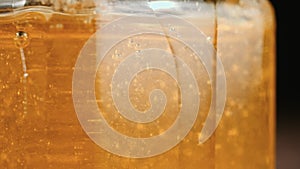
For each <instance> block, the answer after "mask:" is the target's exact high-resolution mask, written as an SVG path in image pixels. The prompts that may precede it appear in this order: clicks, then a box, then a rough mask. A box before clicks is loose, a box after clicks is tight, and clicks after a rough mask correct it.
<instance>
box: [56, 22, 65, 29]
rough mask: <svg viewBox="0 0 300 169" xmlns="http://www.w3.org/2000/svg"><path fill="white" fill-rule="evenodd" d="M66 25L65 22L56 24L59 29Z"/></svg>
mask: <svg viewBox="0 0 300 169" xmlns="http://www.w3.org/2000/svg"><path fill="white" fill-rule="evenodd" d="M63 27H64V25H63V24H61V23H59V24H56V28H59V29H62V28H63Z"/></svg>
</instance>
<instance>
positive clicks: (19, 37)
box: [14, 31, 29, 48]
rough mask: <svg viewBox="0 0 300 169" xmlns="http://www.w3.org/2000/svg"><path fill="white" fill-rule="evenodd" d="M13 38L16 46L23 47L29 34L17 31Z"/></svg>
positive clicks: (26, 43) (27, 40)
mask: <svg viewBox="0 0 300 169" xmlns="http://www.w3.org/2000/svg"><path fill="white" fill-rule="evenodd" d="M14 40H15V44H16V46H17V47H18V48H25V47H26V46H28V44H29V36H28V34H27V33H26V32H24V31H18V32H17V33H16V37H15V38H14Z"/></svg>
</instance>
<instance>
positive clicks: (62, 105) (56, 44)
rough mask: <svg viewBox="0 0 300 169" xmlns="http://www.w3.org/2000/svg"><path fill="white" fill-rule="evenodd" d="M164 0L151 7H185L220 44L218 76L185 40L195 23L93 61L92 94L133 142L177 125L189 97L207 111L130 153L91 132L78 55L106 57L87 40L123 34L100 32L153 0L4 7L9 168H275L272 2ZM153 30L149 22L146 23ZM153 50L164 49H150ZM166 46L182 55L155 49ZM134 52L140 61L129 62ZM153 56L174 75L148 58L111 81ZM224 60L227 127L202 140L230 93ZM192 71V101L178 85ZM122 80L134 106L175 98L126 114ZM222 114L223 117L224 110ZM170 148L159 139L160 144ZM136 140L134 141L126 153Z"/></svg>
mask: <svg viewBox="0 0 300 169" xmlns="http://www.w3.org/2000/svg"><path fill="white" fill-rule="evenodd" d="M159 2H160V1H157V2H156V3H150V5H149V6H150V7H151V9H152V12H153V11H158V12H159V13H167V14H168V15H175V16H176V17H179V18H180V19H181V20H183V21H185V22H187V23H189V24H192V25H193V26H194V27H195V28H197V29H198V30H200V31H201V32H202V33H203V35H205V42H206V43H208V44H211V46H212V47H213V48H211V49H214V50H213V51H210V52H211V55H212V57H211V59H212V60H211V61H210V63H211V64H212V66H211V67H212V68H213V70H212V71H211V72H212V73H213V76H210V75H209V74H208V70H207V65H205V61H204V60H201V58H199V57H198V56H197V54H196V53H195V51H194V50H193V47H191V46H189V45H187V43H184V42H183V41H182V38H183V36H184V35H185V34H183V33H180V32H181V31H183V32H188V31H190V30H189V29H186V27H183V26H182V25H176V24H174V25H173V26H172V25H171V26H170V27H169V28H168V29H167V30H163V31H161V32H170V34H171V35H172V36H173V37H172V36H166V35H164V34H163V33H162V34H153V33H149V32H146V33H143V34H136V35H135V36H131V37H126V38H123V39H122V40H121V41H119V42H118V43H117V44H115V45H114V46H113V47H112V48H110V49H109V51H108V52H107V53H106V54H105V56H104V57H103V58H102V60H101V62H99V64H98V65H91V66H90V67H93V66H96V70H95V79H94V81H93V84H94V86H95V88H94V91H92V90H91V92H94V93H95V94H94V96H95V99H96V104H97V107H98V109H99V110H100V112H99V113H101V114H102V116H103V118H104V119H105V120H106V122H107V124H108V125H109V126H111V128H112V129H113V130H115V131H117V132H118V133H121V134H122V135H126V136H128V137H132V138H151V137H155V136H160V135H162V134H163V133H164V132H165V131H166V130H168V129H169V128H170V127H172V124H174V123H175V122H176V119H177V117H178V116H179V115H180V111H181V110H182V109H183V107H184V104H188V105H191V106H194V107H196V108H198V109H197V110H198V111H197V112H196V115H197V117H196V118H195V119H194V121H189V122H190V124H191V126H192V127H191V129H190V130H189V131H188V132H187V135H186V136H184V138H183V139H182V140H178V142H179V143H178V144H176V145H174V146H172V147H171V148H170V149H168V150H166V151H163V152H161V153H159V154H156V155H153V156H149V157H142V158H139V157H136V156H135V157H129V156H122V154H118V153H114V152H110V151H109V150H108V149H106V148H105V147H101V145H99V143H97V140H96V141H95V139H91V135H92V134H93V133H91V132H89V131H86V130H85V129H84V127H83V124H81V119H80V115H78V112H77V110H78V107H76V102H77V100H76V98H74V92H75V91H74V83H78V84H84V83H86V81H85V80H84V79H83V80H81V81H74V76H75V75H76V71H78V69H77V67H76V64H78V62H79V61H78V60H79V59H80V57H82V58H84V57H86V56H85V55H87V54H90V55H91V58H94V59H95V62H96V60H97V57H98V56H97V54H98V51H97V50H94V51H93V50H92V51H89V52H88V53H86V52H85V51H86V49H87V48H93V45H94V44H93V43H91V42H92V40H91V39H93V38H95V39H96V40H98V39H99V37H98V36H101V37H104V38H108V39H117V38H118V35H119V34H114V33H113V31H112V30H109V31H112V32H111V33H108V34H101V32H100V34H99V30H101V29H105V26H107V25H109V24H114V22H115V21H116V20H121V19H122V18H124V17H125V18H126V17H128V16H129V17H130V16H131V15H132V13H134V12H136V13H137V14H136V15H137V16H138V17H143V16H144V15H142V14H140V13H143V12H144V11H147V12H149V10H148V9H143V8H141V7H140V6H139V5H141V6H143V5H144V4H143V3H134V2H130V1H129V2H124V3H116V4H108V5H110V6H108V7H107V8H105V9H103V8H102V9H101V10H99V9H98V11H97V10H96V11H97V12H93V11H92V9H90V10H87V11H85V12H83V13H76V12H74V13H64V12H58V11H54V10H52V9H51V8H50V7H39V6H37V7H34V10H32V9H31V8H30V7H29V8H25V9H20V10H16V11H14V12H13V13H9V14H8V13H3V14H1V13H0V168H3V169H19V168H20V169H21V168H30V169H34V168H36V169H44V168H49V169H51V168H53V169H77V168H88V169H98V168H99V169H199V168H201V169H274V168H275V166H274V163H275V159H274V158H275V150H274V142H275V140H274V139H275V135H274V133H275V132H274V131H275V127H274V126H275V119H274V117H275V109H274V107H275V105H274V104H275V102H274V100H275V93H274V91H275V75H274V72H275V71H274V69H275V57H274V56H275V53H274V41H275V40H274V29H275V28H274V27H275V26H274V19H273V11H272V8H271V7H270V5H269V4H268V3H267V2H265V1H260V2H252V1H251V2H249V1H248V0H244V1H242V2H244V3H241V4H240V5H237V4H232V3H225V2H223V3H222V2H221V3H216V4H215V3H209V2H185V3H183V2H174V3H173V6H171V8H170V9H169V7H170V6H169V7H166V2H163V4H159ZM164 5H165V6H164ZM169 5H170V4H169ZM137 7H139V8H137ZM78 8H79V7H78ZM76 9H77V8H76ZM130 11H131V13H130ZM188 11H189V12H188ZM156 17H159V16H158V15H157V16H156ZM146 18H147V17H146ZM141 20H143V18H142V19H141ZM145 22H146V21H145ZM140 23H143V22H142V21H141V22H140ZM135 24H136V23H135ZM129 25H130V24H129ZM164 25H166V26H169V25H167V24H165V23H156V26H153V25H152V27H153V28H152V27H151V25H150V30H152V29H155V28H159V29H160V28H161V29H163V27H164ZM148 26H149V25H143V24H141V25H140V27H142V28H144V27H147V28H149V27H148ZM124 27H125V26H124ZM119 28H120V29H121V28H122V29H123V27H119ZM124 29H125V28H124ZM137 29H138V28H137ZM107 30H108V29H107ZM125 30H126V29H125ZM117 32H118V31H117ZM124 32H125V33H126V31H124ZM124 32H123V33H124ZM174 37H176V38H174ZM197 39H199V37H196V36H189V38H188V40H189V41H190V42H194V41H197ZM97 43H98V42H97ZM99 43H100V42H99ZM201 45H203V44H199V46H201ZM96 46H97V45H96ZM147 49H159V50H154V53H151V52H153V51H150V53H149V54H148V53H147V52H149V50H147ZM206 49H207V48H206ZM159 51H166V52H167V53H169V54H171V55H172V56H171V55H170V57H169V56H167V55H166V56H164V55H161V56H160V55H154V56H152V54H155V52H159ZM159 54H160V53H159ZM204 54H205V53H204ZM129 56H132V58H135V59H137V60H138V62H129V60H127V59H128V58H129ZM149 57H150V58H152V60H153V61H158V62H155V63H156V64H161V65H166V69H168V70H171V71H173V74H172V73H166V72H164V71H162V69H154V68H153V66H151V63H152V62H151V59H150V61H145V63H149V65H148V67H146V69H145V70H143V71H140V72H137V73H136V74H134V76H133V78H132V79H130V80H131V81H127V82H126V81H123V82H124V83H123V82H122V83H121V82H120V83H113V81H114V80H115V79H117V78H121V79H122V78H123V76H124V78H125V76H127V75H128V74H130V70H131V69H134V68H136V69H138V68H139V66H140V64H142V62H141V60H143V59H145V60H146V59H147V58H149ZM172 57H173V59H172ZM160 58H161V60H159V59H160ZM164 58H166V60H168V58H169V62H163V60H164ZM170 58H171V59H170ZM218 59H219V60H220V62H221V63H222V66H223V70H224V74H225V76H226V102H225V103H224V104H225V105H224V110H223V113H222V117H221V118H220V121H219V123H218V121H215V122H216V123H218V124H217V125H216V126H217V128H216V130H215V131H214V132H212V135H211V136H210V137H209V138H207V140H205V141H204V142H203V143H201V142H199V138H200V136H201V131H202V129H203V127H204V126H205V122H206V121H207V120H208V118H207V117H208V116H209V112H210V109H211V108H210V107H211V106H212V105H213V103H212V101H211V100H212V99H215V97H214V96H213V95H214V94H215V95H216V97H221V96H219V95H218V92H217V93H215V91H214V88H213V86H214V85H215V83H218V81H216V80H212V79H216V78H217V77H218V76H219V74H218V73H219V70H218V67H217V65H216V64H217V62H218ZM181 62H182V63H184V64H183V65H184V66H186V67H188V69H187V70H189V72H191V73H192V74H193V76H187V75H186V74H180V71H181V70H182V69H183V68H184V66H183V67H180V66H179V65H180V64H179V63H181ZM91 63H93V61H91ZM126 63H133V64H130V65H128V64H127V65H126ZM164 63H165V64H164ZM95 64H96V63H95ZM153 64H154V63H153ZM122 65H124V66H123V67H122ZM121 68H123V69H121ZM87 69H88V66H87ZM118 71H119V72H118ZM74 73H75V75H74ZM118 73H119V76H118ZM173 75H174V76H173ZM192 77H193V78H194V83H189V84H186V85H187V86H189V87H190V89H188V90H186V91H193V92H191V95H189V96H193V97H195V98H196V97H197V98H198V97H199V100H198V101H199V106H198V107H197V106H196V105H198V103H197V104H190V102H192V97H188V100H186V99H185V100H182V98H185V94H186V93H187V92H182V91H185V90H183V87H181V86H180V85H185V81H188V79H189V78H192ZM114 85H115V86H116V87H114ZM118 85H128V91H127V92H128V95H129V96H128V99H129V100H130V104H131V105H132V109H133V110H134V111H135V112H139V113H141V114H143V113H144V114H147V113H149V112H150V111H149V110H152V108H153V109H154V108H155V107H156V106H157V105H164V104H162V103H165V105H164V107H163V109H160V110H161V111H162V112H161V114H160V116H158V117H157V118H154V117H153V119H152V121H151V122H147V123H137V122H134V121H133V120H130V119H128V118H126V116H124V114H120V112H124V111H127V110H131V109H129V107H128V106H127V107H128V109H127V107H125V109H122V107H121V106H122V105H116V102H117V101H118V99H119V97H121V96H126V93H125V94H124V93H123V90H121V89H122V88H118ZM196 89H197V91H196ZM158 90H159V91H158ZM155 92H163V93H164V94H161V93H155ZM189 99H190V100H189ZM165 101H166V102H165ZM86 102H87V103H88V102H89V100H86ZM121 104H125V102H124V101H122V102H121ZM133 110H132V111H133ZM189 110H190V109H189ZM192 110H194V109H192ZM87 118H88V120H90V121H93V120H95V121H96V122H97V120H99V119H94V118H89V117H87ZM214 118H216V119H218V117H217V116H215V117H214ZM216 119H213V120H216ZM92 123H93V122H92ZM186 125H189V124H188V122H186V123H180V124H179V125H178V126H177V127H178V128H177V129H176V131H180V130H182V128H184V126H186ZM95 130H96V129H95ZM97 131H98V129H97ZM100 139H101V140H105V139H107V142H111V143H112V144H113V146H114V147H115V148H116V149H120V150H126V148H124V147H121V146H122V142H120V143H118V140H111V139H110V137H101V138H100ZM115 141H116V142H115ZM165 144H166V143H164V142H161V145H165ZM166 145H167V144H166ZM134 146H135V145H128V150H131V147H134ZM159 146H160V145H157V147H159ZM140 148H141V147H140ZM130 153H131V152H129V154H130Z"/></svg>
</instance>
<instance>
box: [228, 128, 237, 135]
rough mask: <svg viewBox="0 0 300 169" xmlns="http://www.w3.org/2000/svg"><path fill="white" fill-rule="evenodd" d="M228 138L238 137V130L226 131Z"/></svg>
mask: <svg viewBox="0 0 300 169" xmlns="http://www.w3.org/2000/svg"><path fill="white" fill-rule="evenodd" d="M227 134H228V136H236V135H238V130H237V129H236V128H233V129H231V130H229V131H228V133H227Z"/></svg>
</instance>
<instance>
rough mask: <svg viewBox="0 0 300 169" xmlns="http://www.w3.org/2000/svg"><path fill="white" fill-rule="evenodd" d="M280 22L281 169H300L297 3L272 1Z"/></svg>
mask: <svg viewBox="0 0 300 169" xmlns="http://www.w3.org/2000/svg"><path fill="white" fill-rule="evenodd" d="M270 1H271V2H272V3H273V6H274V8H275V12H276V18H277V169H299V168H300V144H299V143H300V132H299V130H300V121H298V117H299V116H300V114H299V109H297V107H296V104H297V103H300V102H299V98H297V95H298V94H296V93H297V88H296V86H298V84H297V82H296V80H293V79H292V77H295V78H297V77H298V75H297V74H296V73H297V70H296V69H297V66H295V65H296V62H295V61H293V60H295V59H296V57H298V55H299V54H298V53H296V50H295V49H298V48H299V47H297V46H296V45H297V43H293V42H292V40H293V39H294V41H295V40H296V41H297V39H296V37H297V36H298V33H299V30H297V29H298V28H297V26H296V24H297V22H298V21H299V19H298V17H299V15H298V12H299V10H300V8H298V9H297V7H298V5H295V2H296V1H287V0H270Z"/></svg>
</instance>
